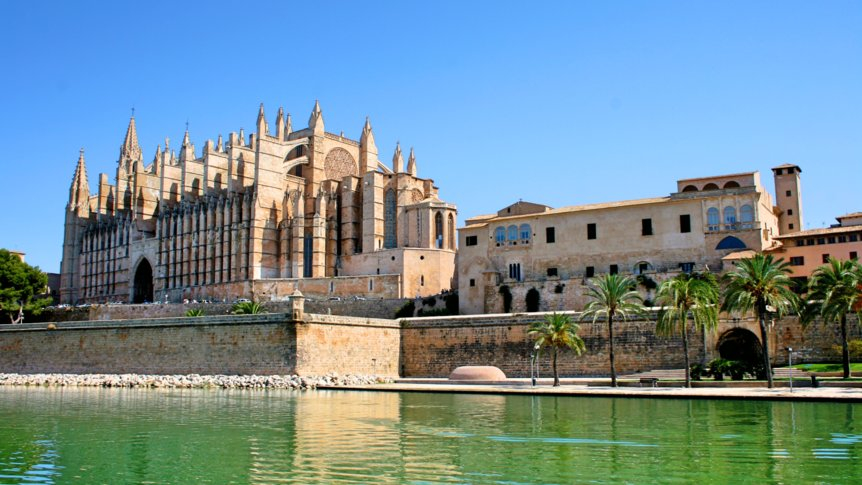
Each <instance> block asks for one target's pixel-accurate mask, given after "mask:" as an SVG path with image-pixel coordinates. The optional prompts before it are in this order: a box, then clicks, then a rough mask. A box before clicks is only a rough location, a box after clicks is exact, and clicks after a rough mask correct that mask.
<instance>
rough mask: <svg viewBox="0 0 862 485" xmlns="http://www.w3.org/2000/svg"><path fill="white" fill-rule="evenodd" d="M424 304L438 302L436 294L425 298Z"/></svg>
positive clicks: (430, 304) (429, 304)
mask: <svg viewBox="0 0 862 485" xmlns="http://www.w3.org/2000/svg"><path fill="white" fill-rule="evenodd" d="M422 304H423V305H425V306H434V305H436V304H437V297H436V296H429V297H428V298H423V299H422Z"/></svg>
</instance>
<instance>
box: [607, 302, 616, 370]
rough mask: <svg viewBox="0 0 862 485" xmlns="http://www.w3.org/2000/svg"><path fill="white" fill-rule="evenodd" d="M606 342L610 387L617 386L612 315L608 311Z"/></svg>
mask: <svg viewBox="0 0 862 485" xmlns="http://www.w3.org/2000/svg"><path fill="white" fill-rule="evenodd" d="M608 344H609V345H610V358H611V387H617V370H616V368H615V367H614V315H613V313H608Z"/></svg>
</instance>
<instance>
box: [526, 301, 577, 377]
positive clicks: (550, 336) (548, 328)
mask: <svg viewBox="0 0 862 485" xmlns="http://www.w3.org/2000/svg"><path fill="white" fill-rule="evenodd" d="M580 328H581V327H580V326H579V325H578V324H577V323H575V322H573V321H572V319H571V318H570V317H569V316H568V315H563V314H560V313H553V314H551V315H546V316H545V319H544V320H542V321H540V322H533V323H531V324H530V329H529V331H528V332H527V334H528V335H533V336H535V337H536V346H537V347H538V348H539V349H542V348H545V347H550V348H551V355H552V360H551V362H552V367H553V369H554V387H557V386H559V385H560V375H559V374H558V373H557V352H558V351H559V349H566V348H569V349H572V350H573V351H574V352H575V354H577V355H581V354H582V353H583V352H584V350H585V346H584V341H583V339H581V337H579V336H578V330H580Z"/></svg>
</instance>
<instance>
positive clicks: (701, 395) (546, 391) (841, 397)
mask: <svg viewBox="0 0 862 485" xmlns="http://www.w3.org/2000/svg"><path fill="white" fill-rule="evenodd" d="M561 383H562V385H561V386H560V387H552V386H551V384H552V381H551V380H550V379H542V380H541V381H540V382H539V384H540V385H538V386H536V387H532V386H531V385H530V382H529V380H528V379H508V380H506V381H505V382H485V383H457V382H451V381H449V380H447V379H400V380H398V381H397V382H395V383H391V384H369V385H360V386H338V387H334V386H333V387H329V386H320V387H319V389H338V390H359V391H391V392H447V393H465V394H523V395H542V396H592V397H629V398H634V397H637V398H669V399H742V400H760V401H826V402H860V403H862V388H859V387H834V386H837V385H840V384H841V383H840V382H835V381H832V382H828V383H824V384H827V386H828V387H818V388H812V387H794V389H793V390H792V391H791V390H790V388H789V387H783V386H786V385H787V384H788V383H787V382H779V383H776V384H777V385H779V386H782V387H776V388H773V389H767V388H766V387H737V386H734V387H698V388H691V389H686V388H683V387H655V388H654V387H631V384H634V385H635V386H637V385H638V384H637V383H629V384H630V385H629V386H626V387H618V388H612V387H610V386H609V385H600V384H602V383H601V382H596V380H595V379H561ZM800 384H802V383H800ZM855 384H859V383H858V382H857V383H855Z"/></svg>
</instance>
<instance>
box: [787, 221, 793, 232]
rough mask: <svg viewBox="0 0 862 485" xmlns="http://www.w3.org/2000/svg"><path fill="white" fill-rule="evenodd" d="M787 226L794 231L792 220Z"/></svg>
mask: <svg viewBox="0 0 862 485" xmlns="http://www.w3.org/2000/svg"><path fill="white" fill-rule="evenodd" d="M787 228H788V229H790V230H791V231H792V230H793V223H792V222H791V223H790V224H788V225H787Z"/></svg>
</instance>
